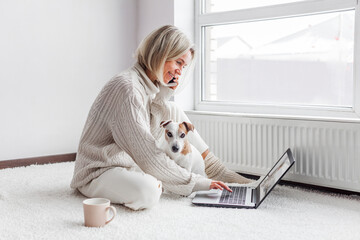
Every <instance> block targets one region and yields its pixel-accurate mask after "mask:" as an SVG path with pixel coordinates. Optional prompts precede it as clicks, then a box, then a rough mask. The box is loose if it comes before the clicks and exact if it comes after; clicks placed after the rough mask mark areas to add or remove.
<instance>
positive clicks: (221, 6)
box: [203, 0, 307, 13]
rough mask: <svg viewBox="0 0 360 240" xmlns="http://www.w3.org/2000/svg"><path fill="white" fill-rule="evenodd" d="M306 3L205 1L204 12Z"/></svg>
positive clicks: (290, 0) (281, 0)
mask: <svg viewBox="0 0 360 240" xmlns="http://www.w3.org/2000/svg"><path fill="white" fill-rule="evenodd" d="M304 1H307V0H204V2H203V4H204V6H203V7H204V10H203V11H204V12H205V13H212V12H223V11H232V10H241V9H248V8H255V7H264V6H271V5H278V4H284V3H292V2H304Z"/></svg>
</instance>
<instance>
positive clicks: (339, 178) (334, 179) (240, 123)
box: [187, 111, 360, 192]
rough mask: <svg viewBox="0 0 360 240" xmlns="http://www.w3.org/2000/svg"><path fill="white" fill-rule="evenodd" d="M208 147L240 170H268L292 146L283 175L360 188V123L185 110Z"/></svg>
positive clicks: (336, 186) (324, 184) (230, 166)
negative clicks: (289, 164) (291, 158)
mask: <svg viewBox="0 0 360 240" xmlns="http://www.w3.org/2000/svg"><path fill="white" fill-rule="evenodd" d="M187 115H188V116H189V118H190V120H191V121H192V123H193V124H194V126H195V128H196V129H197V130H198V131H199V133H200V135H201V136H202V137H203V138H204V140H205V141H206V143H207V144H208V145H209V147H210V150H211V151H213V152H214V153H215V154H216V155H217V156H219V157H220V158H221V159H222V160H223V161H224V162H225V164H226V165H227V166H228V167H229V168H231V169H233V170H236V171H238V172H242V173H248V174H255V175H261V174H264V173H266V172H267V171H268V170H269V169H270V167H271V166H272V165H273V164H274V162H275V161H277V160H278V158H279V157H280V156H281V155H282V153H283V152H284V151H285V150H286V149H287V148H288V147H290V148H291V150H292V151H293V154H294V157H295V160H296V162H295V166H294V167H293V168H292V169H291V171H290V172H289V173H288V174H287V175H286V177H285V178H284V179H286V180H290V181H294V182H301V183H308V184H314V185H319V186H325V187H331V188H339V189H343V190H350V191H356V192H360V124H358V123H341V122H330V121H329V122H323V121H322V122H320V121H310V120H309V121H308V120H292V119H291V120H290V119H289V120H287V119H267V118H256V117H239V116H227V115H210V114H203V113H196V112H193V111H190V112H187Z"/></svg>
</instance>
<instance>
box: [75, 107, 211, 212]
mask: <svg viewBox="0 0 360 240" xmlns="http://www.w3.org/2000/svg"><path fill="white" fill-rule="evenodd" d="M169 106H170V118H171V119H172V120H173V121H176V122H183V121H187V122H190V121H189V119H188V117H187V116H186V114H185V113H184V112H183V110H181V109H180V108H178V107H177V105H176V104H174V103H172V102H170V104H169ZM165 120H167V119H165ZM156 124H158V126H160V122H159V123H156ZM188 139H189V142H190V143H191V144H192V145H193V146H194V147H195V148H196V149H197V150H198V151H199V152H200V153H203V152H204V151H205V150H206V149H208V146H207V145H206V143H205V142H204V140H203V139H202V138H201V137H200V135H199V134H198V133H197V131H194V132H193V133H192V132H191V133H189V135H188ZM78 189H79V191H80V192H81V193H82V194H83V195H85V196H87V197H90V198H93V197H101V198H107V199H109V200H110V201H111V202H112V203H117V204H123V205H125V206H126V207H129V208H131V209H133V210H139V209H144V208H151V207H152V206H154V205H155V204H156V203H158V201H159V199H160V195H161V193H162V184H161V182H160V181H158V180H157V179H156V178H154V177H153V176H151V175H149V174H145V173H144V172H142V171H141V169H140V168H139V167H138V166H135V167H134V168H132V169H130V170H128V169H126V168H121V167H115V168H112V169H110V170H108V171H106V172H104V173H103V174H101V175H100V176H99V177H97V178H96V179H94V180H92V181H91V182H90V183H88V184H86V185H85V186H83V187H80V188H78Z"/></svg>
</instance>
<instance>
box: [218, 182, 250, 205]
mask: <svg viewBox="0 0 360 240" xmlns="http://www.w3.org/2000/svg"><path fill="white" fill-rule="evenodd" d="M229 188H230V189H231V190H232V192H229V191H227V190H225V189H224V191H223V192H222V194H221V197H220V203H228V204H245V199H246V189H247V187H233V186H229Z"/></svg>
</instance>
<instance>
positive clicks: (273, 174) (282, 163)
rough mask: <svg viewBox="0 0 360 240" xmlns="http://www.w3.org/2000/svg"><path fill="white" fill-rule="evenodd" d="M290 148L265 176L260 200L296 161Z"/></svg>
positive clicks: (261, 185) (261, 186)
mask: <svg viewBox="0 0 360 240" xmlns="http://www.w3.org/2000/svg"><path fill="white" fill-rule="evenodd" d="M289 153H290V158H292V155H291V152H290V150H288V151H286V152H285V153H284V155H283V156H282V157H281V158H280V159H279V161H278V162H277V163H276V164H275V166H274V167H273V168H272V169H271V170H270V171H269V173H268V174H267V175H266V176H265V177H264V179H263V180H262V181H261V183H260V199H259V200H260V201H262V200H263V199H264V197H266V195H267V194H268V193H269V192H270V191H271V190H272V188H273V187H274V186H275V184H276V183H277V182H278V181H279V180H280V178H281V177H282V176H283V175H284V174H285V173H286V171H287V170H288V169H289V168H290V166H291V165H292V163H293V162H294V160H293V159H289Z"/></svg>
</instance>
